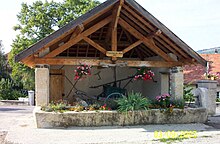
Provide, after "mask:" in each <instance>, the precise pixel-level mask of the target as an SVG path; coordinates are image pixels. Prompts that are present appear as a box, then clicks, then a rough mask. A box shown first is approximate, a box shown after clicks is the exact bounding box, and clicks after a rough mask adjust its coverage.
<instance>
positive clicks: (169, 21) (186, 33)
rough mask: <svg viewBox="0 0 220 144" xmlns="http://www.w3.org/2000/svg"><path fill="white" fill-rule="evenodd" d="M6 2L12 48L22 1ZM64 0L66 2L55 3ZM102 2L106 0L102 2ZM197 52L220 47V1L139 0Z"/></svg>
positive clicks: (5, 25)
mask: <svg viewBox="0 0 220 144" xmlns="http://www.w3.org/2000/svg"><path fill="white" fill-rule="evenodd" d="M33 1H35V0H6V1H4V2H1V5H0V18H1V20H0V40H3V44H4V47H5V51H6V52H9V51H10V49H11V46H10V45H11V43H12V40H13V39H14V38H15V35H16V32H14V31H13V30H12V27H13V26H14V25H15V24H16V23H17V18H16V14H17V13H18V12H19V10H20V8H21V3H22V2H28V3H31V2H33ZM54 1H62V0H54ZM100 1H101V2H103V1H105V0H100ZM136 1H137V2H138V3H140V4H141V5H142V6H143V7H144V8H145V9H146V10H147V11H148V12H150V13H151V14H153V15H154V16H155V17H156V18H157V19H159V20H160V21H161V22H162V23H163V24H165V25H166V26H167V27H168V28H169V29H170V30H171V31H173V32H174V33H175V34H176V35H177V36H178V37H180V38H181V39H182V40H183V41H184V42H186V43H187V44H188V45H189V46H190V47H192V48H193V49H194V50H200V49H208V48H213V47H219V46H220V8H219V7H220V0H136Z"/></svg>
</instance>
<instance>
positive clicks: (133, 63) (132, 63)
mask: <svg viewBox="0 0 220 144" xmlns="http://www.w3.org/2000/svg"><path fill="white" fill-rule="evenodd" d="M34 63H35V65H37V64H48V65H81V64H85V63H86V64H88V65H92V66H100V64H101V63H106V64H112V61H111V60H98V59H74V58H35V59H34ZM121 63H125V64H126V66H128V67H143V66H145V67H174V66H182V65H183V63H181V62H165V61H137V60H117V61H116V62H115V63H114V64H121Z"/></svg>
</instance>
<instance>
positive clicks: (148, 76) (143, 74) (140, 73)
mask: <svg viewBox="0 0 220 144" xmlns="http://www.w3.org/2000/svg"><path fill="white" fill-rule="evenodd" d="M153 77H154V73H153V72H152V71H151V70H149V69H147V68H146V67H141V68H139V69H138V70H137V72H136V75H135V76H134V80H140V79H141V80H145V81H146V80H152V78H153Z"/></svg>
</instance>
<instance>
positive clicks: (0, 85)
mask: <svg viewBox="0 0 220 144" xmlns="http://www.w3.org/2000/svg"><path fill="white" fill-rule="evenodd" d="M17 87H18V86H17V85H16V84H15V83H14V82H13V81H12V80H10V79H5V78H2V79H1V81H0V100H17V99H18V97H25V95H24V94H22V92H21V91H20V90H19V89H16V88H17Z"/></svg>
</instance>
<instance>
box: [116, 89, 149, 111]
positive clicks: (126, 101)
mask: <svg viewBox="0 0 220 144" xmlns="http://www.w3.org/2000/svg"><path fill="white" fill-rule="evenodd" d="M117 103H118V111H119V112H128V111H135V110H144V109H148V108H149V106H150V102H149V100H148V99H147V98H144V97H143V96H142V94H141V93H134V92H131V93H129V94H128V97H126V96H123V97H122V98H119V99H118V100H117Z"/></svg>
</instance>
